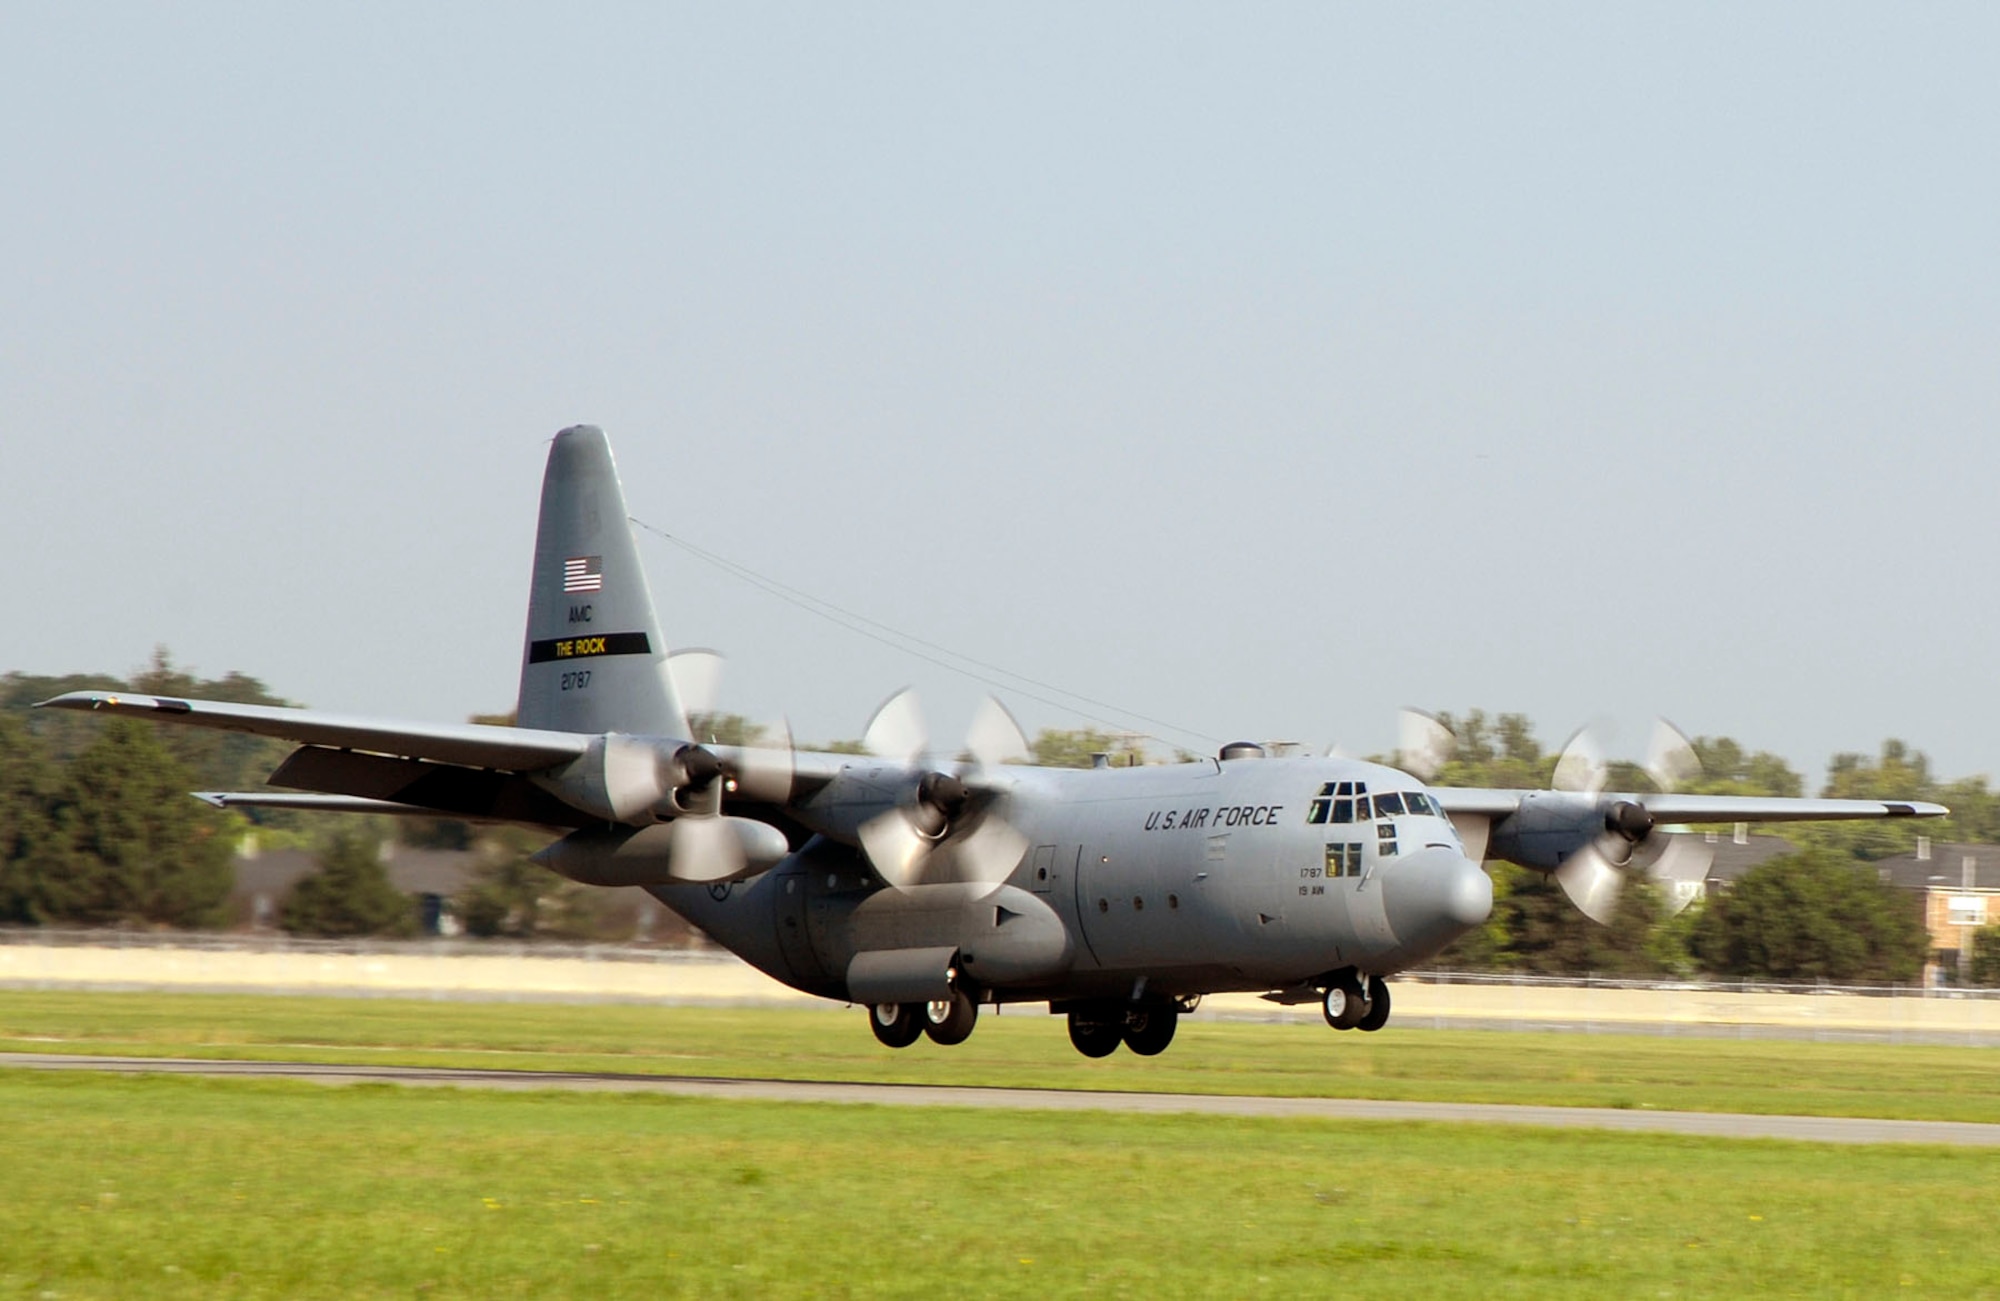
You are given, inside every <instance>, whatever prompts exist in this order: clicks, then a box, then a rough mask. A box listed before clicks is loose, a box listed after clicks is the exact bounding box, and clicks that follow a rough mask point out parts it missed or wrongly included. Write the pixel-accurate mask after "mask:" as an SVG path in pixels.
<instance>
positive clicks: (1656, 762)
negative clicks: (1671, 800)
mask: <svg viewBox="0 0 2000 1301" xmlns="http://www.w3.org/2000/svg"><path fill="white" fill-rule="evenodd" d="M1646 775H1647V776H1648V777H1651V778H1652V779H1653V784H1654V785H1655V786H1657V787H1659V788H1660V789H1661V790H1662V791H1673V790H1676V789H1678V788H1679V787H1681V786H1684V785H1686V784H1687V783H1688V782H1691V781H1693V780H1694V779H1695V778H1697V777H1699V776H1701V758H1700V757H1699V756H1698V755H1696V754H1695V752H1694V743H1693V742H1691V741H1689V740H1688V739H1687V737H1686V735H1685V734H1683V733H1682V731H1681V730H1680V729H1679V728H1678V727H1675V726H1674V725H1673V724H1672V723H1669V722H1668V721H1667V720H1666V719H1664V718H1656V719H1654V720H1653V739H1652V743H1651V744H1649V745H1648V746H1647V747H1646Z"/></svg>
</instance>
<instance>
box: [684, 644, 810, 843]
mask: <svg viewBox="0 0 2000 1301" xmlns="http://www.w3.org/2000/svg"><path fill="white" fill-rule="evenodd" d="M722 665H723V658H722V656H721V655H720V654H718V653H717V652H715V651H712V650H683V651H677V652H675V653H674V654H672V655H669V656H668V657H667V672H668V675H669V676H670V677H671V679H672V681H673V684H674V691H675V694H676V695H677V696H678V697H679V699H680V702H681V707H682V708H683V709H684V710H685V711H686V712H687V716H688V721H689V727H690V730H692V731H696V732H697V733H698V732H699V731H701V730H705V729H704V727H703V724H705V723H706V722H708V721H711V720H713V719H715V718H716V717H718V714H717V710H716V701H717V700H718V699H719V697H720V694H721V683H722ZM741 740H742V743H741V744H724V743H721V742H719V741H711V742H708V743H702V742H700V741H697V742H695V743H693V744H689V745H684V746H682V747H681V748H680V749H679V750H678V751H676V752H675V754H674V762H675V766H676V767H677V768H678V769H679V773H680V775H681V777H682V780H681V783H680V784H679V785H677V786H676V787H675V788H674V790H673V795H672V800H673V805H674V807H675V808H676V810H677V815H676V816H675V817H674V819H673V821H672V823H671V824H670V825H669V827H668V836H669V840H670V843H671V845H672V856H673V862H674V875H675V876H676V877H679V878H685V879H687V880H691V881H729V880H734V879H736V878H737V877H739V876H742V875H743V874H744V872H745V871H746V870H747V869H748V868H749V866H750V862H749V854H748V851H747V850H746V848H745V841H746V840H757V839H763V840H768V839H769V837H768V836H759V835H757V834H755V833H754V832H753V831H752V828H751V827H746V826H743V825H739V824H744V823H747V822H749V821H750V820H749V819H744V818H732V817H729V816H726V815H724V814H723V812H722V800H723V797H724V796H725V795H727V796H730V797H732V798H738V799H746V800H756V801H759V802H764V803H772V804H783V803H784V802H785V801H786V800H788V799H790V798H791V794H792V787H793V777H794V774H795V771H796V762H795V760H794V758H793V746H792V733H791V727H790V726H789V725H788V724H787V723H786V722H785V721H784V720H783V719H779V720H778V721H777V722H775V723H769V724H763V725H758V726H752V727H748V728H746V729H744V735H743V737H742V738H741ZM753 825H755V826H761V825H762V824H753ZM763 866H768V864H763Z"/></svg>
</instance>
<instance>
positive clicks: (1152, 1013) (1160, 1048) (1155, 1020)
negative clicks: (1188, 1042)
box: [1070, 1007, 1181, 1057]
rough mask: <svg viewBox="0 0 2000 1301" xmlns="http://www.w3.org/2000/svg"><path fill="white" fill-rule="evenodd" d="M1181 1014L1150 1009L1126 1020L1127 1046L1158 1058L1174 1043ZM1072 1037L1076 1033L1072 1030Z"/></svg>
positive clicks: (1154, 1008) (1159, 1008)
mask: <svg viewBox="0 0 2000 1301" xmlns="http://www.w3.org/2000/svg"><path fill="white" fill-rule="evenodd" d="M1180 1019H1181V1014H1180V1013H1179V1012H1177V1011H1175V1010H1174V1009H1173V1008H1171V1007H1149V1008H1147V1009H1145V1010H1144V1011H1142V1012H1132V1013H1129V1014H1128V1015H1127V1016H1126V1018H1125V1046H1126V1047H1127V1048H1130V1049H1131V1050H1132V1051H1133V1052H1135V1053H1137V1054H1139V1055H1140V1056H1141V1057H1157V1056H1159V1055H1160V1054H1161V1053H1163V1052H1165V1051H1166V1050H1167V1045H1168V1044H1170V1043H1172V1042H1173V1041H1174V1028H1175V1027H1176V1026H1178V1025H1179V1024H1180ZM1070 1037H1071V1038H1075V1037H1076V1032H1075V1031H1074V1030H1071V1032H1070Z"/></svg>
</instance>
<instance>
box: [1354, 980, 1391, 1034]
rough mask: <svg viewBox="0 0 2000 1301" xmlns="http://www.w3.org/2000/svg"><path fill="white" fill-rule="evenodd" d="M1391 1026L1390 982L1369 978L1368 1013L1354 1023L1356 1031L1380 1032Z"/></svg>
mask: <svg viewBox="0 0 2000 1301" xmlns="http://www.w3.org/2000/svg"><path fill="white" fill-rule="evenodd" d="M1387 1024H1389V982H1387V981H1385V980H1383V979H1382V977H1380V976H1370V977H1368V1012H1367V1014H1366V1015H1364V1016H1363V1017H1362V1018H1361V1019H1360V1020H1359V1021H1356V1022H1355V1023H1354V1028H1355V1029H1356V1030H1380V1029H1381V1028H1382V1027H1383V1026H1385V1025H1387Z"/></svg>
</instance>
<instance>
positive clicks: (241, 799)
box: [193, 791, 477, 821]
mask: <svg viewBox="0 0 2000 1301" xmlns="http://www.w3.org/2000/svg"><path fill="white" fill-rule="evenodd" d="M193 794H194V797H195V798H196V799H198V800H200V801H201V802H202V803H203V804H206V805H209V806H210V807H211V808H218V809H305V810H307V811H308V812H312V813H385V814H390V815H392V816H395V817H405V818H408V817H417V818H435V817H439V816H442V815H440V814H439V812H438V810H436V809H425V808H419V807H417V806H416V805H414V804H398V803H396V802H395V801H393V800H371V799H364V798H362V797H361V796H359V795H306V794H293V793H288V792H283V791H195V792H193ZM472 820H473V821H476V820H477V819H472Z"/></svg>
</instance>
